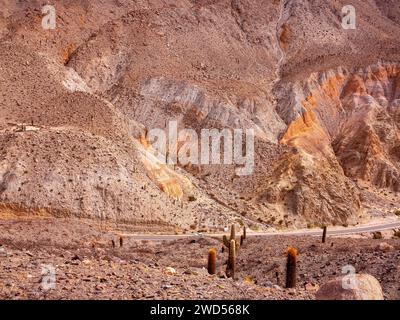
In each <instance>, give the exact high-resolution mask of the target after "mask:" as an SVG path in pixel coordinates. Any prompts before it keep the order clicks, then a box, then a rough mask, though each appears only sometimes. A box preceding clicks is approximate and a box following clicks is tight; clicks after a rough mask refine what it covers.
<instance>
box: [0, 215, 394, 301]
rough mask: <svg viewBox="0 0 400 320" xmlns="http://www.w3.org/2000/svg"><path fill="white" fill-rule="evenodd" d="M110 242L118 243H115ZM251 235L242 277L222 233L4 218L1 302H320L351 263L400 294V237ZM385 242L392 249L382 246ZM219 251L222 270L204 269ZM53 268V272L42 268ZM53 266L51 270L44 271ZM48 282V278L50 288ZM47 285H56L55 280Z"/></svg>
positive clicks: (388, 294) (0, 228)
mask: <svg viewBox="0 0 400 320" xmlns="http://www.w3.org/2000/svg"><path fill="white" fill-rule="evenodd" d="M113 241H114V244H115V247H113ZM318 241H319V239H317V238H312V237H309V238H306V237H273V238H256V237H250V238H248V239H247V240H246V241H245V243H244V244H243V246H242V247H241V249H240V250H239V252H238V265H237V270H238V272H237V279H236V280H232V279H227V278H225V277H224V270H225V265H224V263H225V260H226V250H225V252H224V253H222V252H221V249H222V245H221V241H220V240H219V239H211V238H198V237H197V238H195V237H193V238H186V239H180V240H174V241H165V242H152V241H136V240H133V239H132V238H127V237H125V238H124V239H123V246H122V247H120V241H119V236H118V234H117V233H116V232H115V231H112V230H111V229H110V228H109V227H105V226H102V227H101V228H100V226H99V225H98V224H96V223H93V222H90V221H84V220H67V219H60V220H57V219H25V220H21V219H19V220H2V221H0V298H1V299H278V300H282V299H314V294H315V291H316V290H317V288H318V286H320V285H321V284H323V283H324V282H326V281H327V280H328V279H330V278H332V277H335V276H337V275H339V274H340V273H341V270H342V267H343V266H345V265H349V264H351V265H353V266H354V267H355V268H356V271H357V272H363V273H370V274H372V275H373V276H375V277H376V278H377V279H378V280H379V281H380V283H381V285H382V287H383V289H384V293H385V298H386V299H399V292H400V285H399V284H400V281H399V272H398V271H399V269H400V251H399V250H400V240H371V239H339V238H331V239H329V240H328V242H327V243H326V244H324V245H322V244H320V243H318ZM381 242H387V243H388V244H390V245H391V246H392V249H391V250H390V251H386V252H385V251H382V250H380V249H378V248H377V247H378V245H379V243H381ZM289 245H293V246H295V247H296V248H297V249H298V250H299V268H298V287H297V289H290V290H287V289H284V288H282V287H283V286H284V281H285V272H284V270H285V250H286V248H287V247H288V246H289ZM211 247H214V248H216V249H217V250H218V256H217V258H218V265H217V275H208V274H207V271H206V270H205V268H204V267H205V266H206V262H207V260H206V259H207V249H208V248H211ZM44 266H46V267H45V270H51V269H52V268H54V270H55V272H56V275H55V287H54V288H48V287H46V284H48V286H51V280H52V279H51V275H50V276H49V273H48V271H46V272H44V274H42V271H43V270H42V269H43V267H44ZM46 268H47V269H46ZM43 284H44V285H43ZM49 284H50V285H49Z"/></svg>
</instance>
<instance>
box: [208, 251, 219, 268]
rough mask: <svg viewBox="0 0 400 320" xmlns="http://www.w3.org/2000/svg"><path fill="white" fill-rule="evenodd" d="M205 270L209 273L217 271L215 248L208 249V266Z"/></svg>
mask: <svg viewBox="0 0 400 320" xmlns="http://www.w3.org/2000/svg"><path fill="white" fill-rule="evenodd" d="M207 270H208V273H209V274H216V272H217V250H215V249H210V250H208V266H207Z"/></svg>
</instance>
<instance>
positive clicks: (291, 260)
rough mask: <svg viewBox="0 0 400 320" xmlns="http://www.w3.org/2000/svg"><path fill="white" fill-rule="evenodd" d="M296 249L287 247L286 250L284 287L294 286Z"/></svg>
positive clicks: (295, 278)
mask: <svg viewBox="0 0 400 320" xmlns="http://www.w3.org/2000/svg"><path fill="white" fill-rule="evenodd" d="M296 268H297V250H296V249H295V248H293V247H289V248H288V250H287V264H286V288H295V287H296V280H297V271H296Z"/></svg>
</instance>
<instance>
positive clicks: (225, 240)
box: [222, 235, 229, 248]
mask: <svg viewBox="0 0 400 320" xmlns="http://www.w3.org/2000/svg"><path fill="white" fill-rule="evenodd" d="M222 242H223V243H224V245H225V247H227V248H229V240H228V237H227V236H225V235H224V236H223V237H222Z"/></svg>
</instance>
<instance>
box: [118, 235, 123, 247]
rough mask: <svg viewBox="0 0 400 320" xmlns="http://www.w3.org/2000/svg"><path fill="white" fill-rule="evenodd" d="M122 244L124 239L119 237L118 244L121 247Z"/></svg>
mask: <svg viewBox="0 0 400 320" xmlns="http://www.w3.org/2000/svg"><path fill="white" fill-rule="evenodd" d="M123 245H124V239H123V238H122V237H119V246H120V247H122V246H123Z"/></svg>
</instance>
